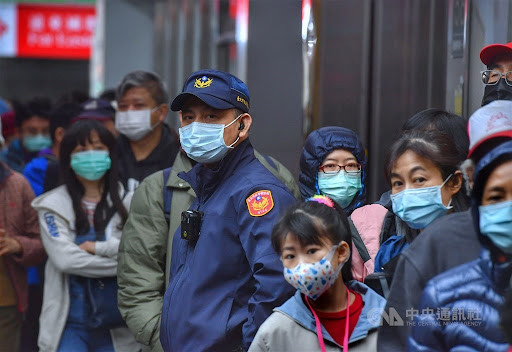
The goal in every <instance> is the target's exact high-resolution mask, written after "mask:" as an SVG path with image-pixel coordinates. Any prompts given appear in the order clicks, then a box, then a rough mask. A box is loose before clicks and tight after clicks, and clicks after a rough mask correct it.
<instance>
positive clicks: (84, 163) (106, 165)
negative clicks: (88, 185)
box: [71, 150, 112, 181]
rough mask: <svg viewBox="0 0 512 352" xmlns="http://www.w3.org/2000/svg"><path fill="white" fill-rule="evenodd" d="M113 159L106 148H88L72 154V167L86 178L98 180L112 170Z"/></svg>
mask: <svg viewBox="0 0 512 352" xmlns="http://www.w3.org/2000/svg"><path fill="white" fill-rule="evenodd" d="M111 164H112V161H111V160H110V156H109V154H108V151H106V150H87V151H84V152H78V153H74V154H73V155H71V168H72V169H73V171H75V173H76V174H77V175H79V176H82V177H83V178H85V179H86V180H89V181H96V180H99V179H100V178H102V177H103V175H105V173H106V172H107V171H108V170H110V165H111Z"/></svg>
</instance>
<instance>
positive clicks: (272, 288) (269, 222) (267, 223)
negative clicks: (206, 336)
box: [239, 186, 296, 350]
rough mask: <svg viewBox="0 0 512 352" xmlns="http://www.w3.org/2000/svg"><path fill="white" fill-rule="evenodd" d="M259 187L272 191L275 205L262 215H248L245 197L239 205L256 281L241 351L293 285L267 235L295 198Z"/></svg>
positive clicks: (276, 190) (247, 253)
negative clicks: (286, 278) (285, 277)
mask: <svg viewBox="0 0 512 352" xmlns="http://www.w3.org/2000/svg"><path fill="white" fill-rule="evenodd" d="M262 189H268V190H270V191H271V193H272V199H273V201H274V207H273V208H272V210H270V212H268V213H267V214H265V215H263V216H252V215H250V213H249V211H248V208H247V207H248V206H247V204H246V202H245V199H243V200H242V202H241V204H240V206H239V209H240V210H241V211H240V213H239V223H240V224H241V226H240V228H241V229H242V233H240V241H241V243H242V247H243V248H244V251H245V255H246V257H247V260H248V262H249V264H250V266H251V268H252V275H253V278H254V282H255V287H254V293H253V295H252V297H251V298H250V299H249V306H248V312H249V317H248V320H247V322H246V323H245V324H244V326H243V328H242V333H243V348H244V350H248V349H249V346H250V344H251V342H252V340H253V339H254V336H255V335H256V332H257V331H258V328H259V327H260V325H261V324H262V323H263V322H264V321H265V319H267V318H268V317H269V316H270V314H271V313H272V310H273V309H274V308H275V307H277V306H279V305H281V304H282V303H284V302H285V301H286V300H287V299H288V298H290V297H291V296H292V295H293V293H294V290H293V288H292V286H290V285H289V284H288V283H287V282H286V281H285V280H284V276H283V265H282V263H281V261H280V260H279V257H278V256H277V254H276V253H275V252H274V250H273V248H272V244H271V240H270V237H271V234H272V227H273V226H274V224H275V223H276V222H277V221H278V219H279V217H280V216H281V215H282V214H283V213H284V211H285V210H286V209H287V208H288V207H289V206H290V205H292V204H293V203H295V201H296V200H295V198H294V197H293V195H292V194H291V193H289V192H287V191H285V190H284V189H281V188H278V187H268V186H267V188H262ZM255 191H257V190H255Z"/></svg>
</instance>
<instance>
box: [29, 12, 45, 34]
mask: <svg viewBox="0 0 512 352" xmlns="http://www.w3.org/2000/svg"><path fill="white" fill-rule="evenodd" d="M28 21H29V22H28V27H29V28H30V30H31V31H34V32H41V31H43V29H44V16H43V15H40V14H37V15H33V16H31V17H30V18H29V20H28Z"/></svg>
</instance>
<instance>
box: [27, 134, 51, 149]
mask: <svg viewBox="0 0 512 352" xmlns="http://www.w3.org/2000/svg"><path fill="white" fill-rule="evenodd" d="M23 146H24V147H25V149H26V150H28V151H29V152H38V151H41V150H43V149H44V148H49V147H51V146H52V139H51V138H50V136H48V135H44V134H37V135H35V136H25V137H23Z"/></svg>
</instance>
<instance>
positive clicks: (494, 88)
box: [480, 42, 512, 106]
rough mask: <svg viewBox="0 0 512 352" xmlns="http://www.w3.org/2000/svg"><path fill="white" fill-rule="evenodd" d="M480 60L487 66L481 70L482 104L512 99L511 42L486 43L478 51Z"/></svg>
mask: <svg viewBox="0 0 512 352" xmlns="http://www.w3.org/2000/svg"><path fill="white" fill-rule="evenodd" d="M480 60H482V63H483V64H484V65H486V66H487V69H486V70H484V71H482V82H483V84H485V89H484V97H483V99H482V106H484V105H487V104H489V103H490V102H491V101H493V100H512V42H510V43H507V44H491V45H487V46H486V47H484V48H483V49H482V50H481V51H480Z"/></svg>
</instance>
